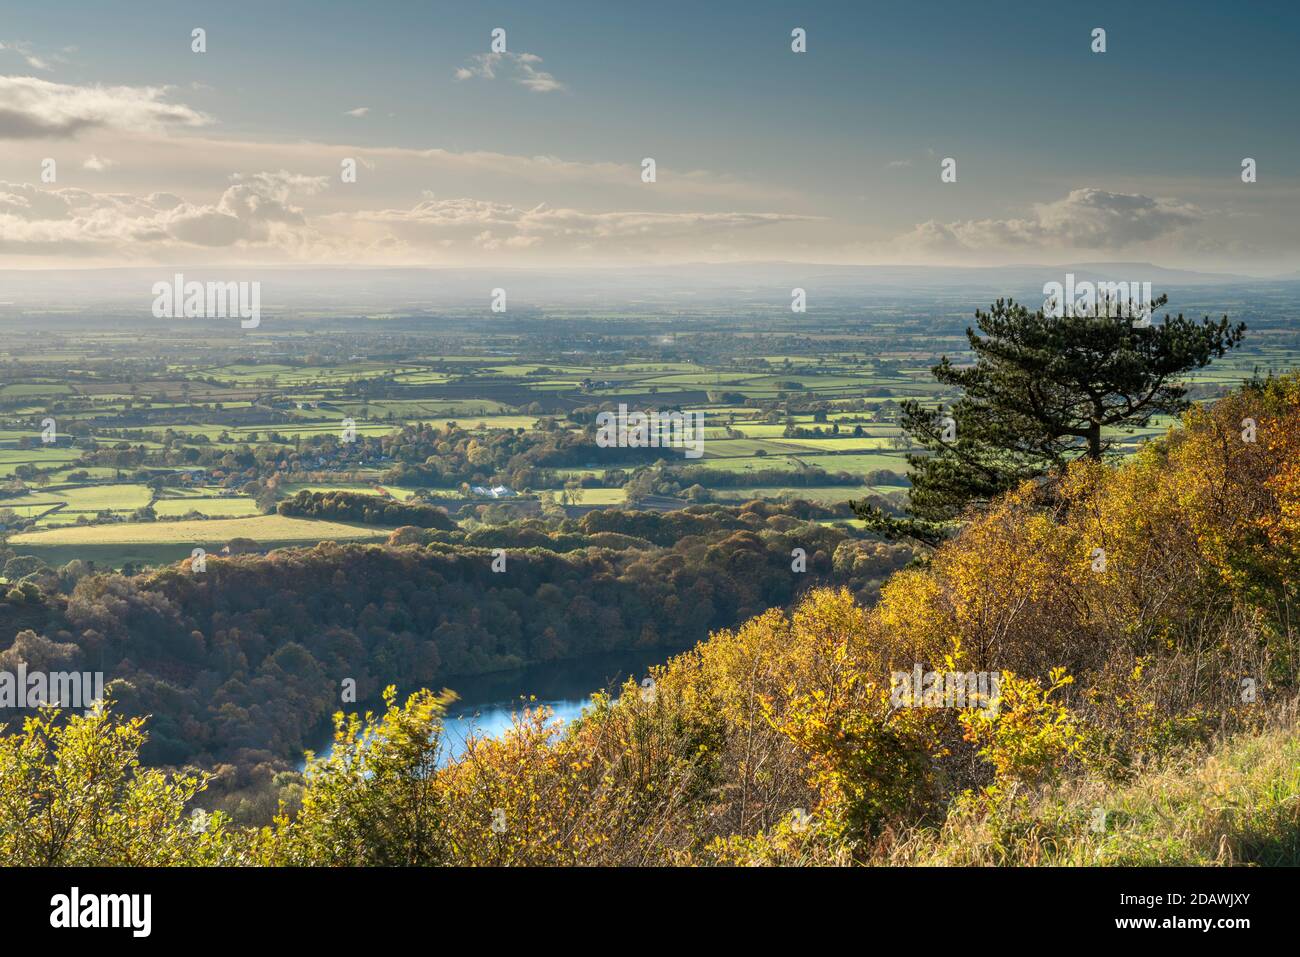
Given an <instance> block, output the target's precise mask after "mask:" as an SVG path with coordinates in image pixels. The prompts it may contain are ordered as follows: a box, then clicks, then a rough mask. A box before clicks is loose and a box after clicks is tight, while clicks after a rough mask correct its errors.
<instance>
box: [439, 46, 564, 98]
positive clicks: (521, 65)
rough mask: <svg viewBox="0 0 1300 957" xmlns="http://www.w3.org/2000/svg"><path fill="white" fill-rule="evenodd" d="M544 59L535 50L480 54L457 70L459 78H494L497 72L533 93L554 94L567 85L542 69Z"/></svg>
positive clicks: (457, 78)
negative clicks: (531, 51) (467, 64)
mask: <svg viewBox="0 0 1300 957" xmlns="http://www.w3.org/2000/svg"><path fill="white" fill-rule="evenodd" d="M541 62H542V58H541V57H539V56H538V55H537V54H535V53H510V52H505V53H478V54H475V55H474V56H473V57H471V58H470V66H462V67H458V68H457V69H456V72H455V73H453V74H452V76H453V77H454V78H455V79H456V80H461V81H463V80H472V79H480V80H494V79H496V77H497V74H498V73H500V74H501V75H502V76H506V77H508V78H509V79H512V80H514V82H516V83H518V84H519V85H520V86H523V87H527V88H528V89H530V90H532V91H533V92H534V93H554V92H557V91H560V90H564V89H565V86H564V84H563V83H561V82H560V81H559V80H557V79H556V78H555V77H554V76H552V75H551V74H550V73H547V72H546V71H545V70H542V69H540V68H539V65H540V64H541Z"/></svg>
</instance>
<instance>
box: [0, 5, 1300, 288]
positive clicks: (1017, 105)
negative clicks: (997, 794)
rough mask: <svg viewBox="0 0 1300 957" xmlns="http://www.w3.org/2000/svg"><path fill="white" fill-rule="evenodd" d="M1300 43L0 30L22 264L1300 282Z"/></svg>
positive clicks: (1070, 31) (297, 23) (1256, 18)
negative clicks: (712, 265)
mask: <svg viewBox="0 0 1300 957" xmlns="http://www.w3.org/2000/svg"><path fill="white" fill-rule="evenodd" d="M11 8H12V9H11ZM498 28H499V29H501V30H504V31H505V52H496V53H494V52H492V50H491V43H492V33H493V31H494V30H496V29H498ZM796 28H798V29H802V30H803V31H805V32H806V52H794V51H793V50H792V48H791V47H792V42H793V41H792V36H791V34H792V31H793V30H795V29H796ZM1097 28H1100V29H1103V30H1104V31H1105V51H1104V52H1094V50H1093V47H1094V45H1095V43H1096V41H1095V40H1094V36H1093V33H1094V30H1096V29H1097ZM195 29H202V30H203V31H205V36H204V39H205V42H206V51H205V52H195V51H194V49H193V46H194V39H193V31H194V30H195ZM1298 40H1300V5H1298V4H1294V3H1262V2H1261V3H1248V2H1247V3H1232V4H1228V3H1215V4H1211V3H1199V2H1188V0H1181V2H1157V0H1149V2H1143V3H1141V4H1135V3H1132V2H1124V3H1088V4H1078V3H1066V2H1044V0H1038V2H996V3H978V4H977V3H970V2H930V3H915V2H898V3H892V2H871V3H867V2H862V0H854V2H838V0H820V2H811V3H792V2H783V3H778V2H765V0H745V2H736V0H720V2H716V3H709V4H705V3H699V2H698V0H695V2H689V3H682V2H675V0H656V2H654V3H641V2H633V0H620V2H611V0H546V2H540V0H532V2H526V3H525V2H514V3H493V2H473V3H470V2H460V3H446V2H438V0H419V2H404V0H371V2H368V3H355V2H334V0H276V2H274V3H269V2H265V0H257V2H250V0H225V2H223V3H220V4H218V3H213V2H206V3H199V2H184V0H166V2H155V0H131V2H116V0H67V2H61V3H59V4H57V5H53V4H35V3H16V2H6V3H5V4H4V6H3V8H0V268H5V269H27V268H32V269H48V268H83V267H84V268H89V267H106V266H153V265H167V266H172V265H184V264H203V265H208V264H225V263H229V264H246V265H339V266H347V265H357V266H378V265H412V266H415V265H418V266H492V265H509V266H522V267H539V268H545V267H548V266H549V267H555V266H565V267H571V266H603V265H627V264H660V263H676V262H748V261H770V260H780V261H791V262H820V263H862V264H918V265H936V266H944V265H964V266H981V265H1005V264H1014V263H1056V262H1104V261H1150V262H1155V263H1157V264H1159V265H1162V266H1169V267H1175V268H1193V269H1206V270H1214V271H1231V272H1238V273H1247V274H1255V275H1274V274H1283V273H1287V274H1289V273H1295V272H1297V270H1300V257H1297V252H1298V250H1300V225H1297V224H1298V223H1300V216H1298V215H1297V213H1300V168H1298V165H1297V157H1300V124H1297V122H1296V116H1297V102H1296V101H1297V93H1298V92H1300V57H1297V56H1296V53H1295V51H1296V49H1297V46H1298V44H1297V41H1298ZM647 158H650V159H653V160H654V164H655V170H654V172H655V176H654V181H653V182H645V181H644V177H643V161H644V160H645V159H647ZM1247 158H1250V159H1253V160H1254V161H1255V175H1256V181H1255V182H1251V183H1246V182H1243V181H1242V163H1243V160H1245V159H1247ZM946 159H951V160H955V181H952V182H944V181H943V180H942V179H941V175H940V174H941V164H942V163H943V161H944V160H946ZM51 161H52V164H51ZM348 161H352V162H353V163H354V164H355V168H356V176H355V181H354V182H349V181H345V169H344V167H345V165H346V164H347V163H348Z"/></svg>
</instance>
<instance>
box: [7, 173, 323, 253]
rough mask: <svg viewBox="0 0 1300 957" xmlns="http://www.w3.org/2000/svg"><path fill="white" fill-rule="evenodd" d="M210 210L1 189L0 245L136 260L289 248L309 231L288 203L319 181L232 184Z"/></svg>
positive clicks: (291, 178)
mask: <svg viewBox="0 0 1300 957" xmlns="http://www.w3.org/2000/svg"><path fill="white" fill-rule="evenodd" d="M231 180H232V182H231V185H230V186H229V187H227V188H226V190H225V191H224V192H223V193H222V194H221V198H220V199H219V200H218V201H217V202H216V203H212V204H202V203H197V204H196V203H189V202H186V201H184V200H182V199H181V198H180V197H178V196H175V195H173V194H171V193H151V194H149V195H148V196H131V195H129V194H124V193H91V192H88V191H87V190H82V189H54V190H49V189H40V188H38V187H36V186H32V185H28V184H14V183H4V182H0V242H3V245H4V247H5V249H6V250H7V251H10V252H14V253H26V254H34V253H40V254H48V253H50V252H52V251H57V252H61V253H63V254H66V255H71V256H79V255H96V254H98V255H104V254H120V253H123V252H126V253H131V254H135V255H139V254H142V253H147V252H149V251H150V250H155V251H176V250H177V249H181V248H183V247H185V246H200V247H231V246H241V247H242V246H256V245H259V244H261V245H266V246H272V247H278V248H290V247H292V246H295V245H297V244H298V243H299V242H300V241H301V239H302V237H301V236H295V235H294V234H295V233H296V232H299V231H302V232H304V233H305V231H306V230H307V223H306V219H305V217H304V215H303V212H302V210H301V209H300V208H298V207H297V206H295V205H293V204H292V203H291V202H290V198H291V196H294V195H309V194H311V193H314V192H317V191H319V190H321V189H323V188H324V187H325V185H326V184H325V180H324V178H323V177H319V178H318V177H306V176H298V175H295V174H291V173H288V172H286V171H284V170H280V171H278V172H274V173H257V174H255V175H253V176H234V177H231Z"/></svg>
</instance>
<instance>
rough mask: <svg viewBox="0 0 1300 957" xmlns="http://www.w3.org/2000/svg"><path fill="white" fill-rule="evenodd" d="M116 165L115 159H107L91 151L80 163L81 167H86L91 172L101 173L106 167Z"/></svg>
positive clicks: (109, 167)
mask: <svg viewBox="0 0 1300 957" xmlns="http://www.w3.org/2000/svg"><path fill="white" fill-rule="evenodd" d="M116 165H117V161H116V160H111V159H107V158H105V157H102V156H96V155H95V154H94V153H91V154H90V155H89V156H88V157H86V161H85V162H84V163H82V164H81V168H82V169H88V170H90V171H91V172H93V173H102V172H103V171H104V170H106V169H111V168H112V167H114V166H116Z"/></svg>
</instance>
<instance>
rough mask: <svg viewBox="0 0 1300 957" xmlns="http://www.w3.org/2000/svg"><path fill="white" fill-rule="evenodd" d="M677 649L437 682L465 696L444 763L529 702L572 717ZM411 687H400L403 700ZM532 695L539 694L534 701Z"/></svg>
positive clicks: (447, 726)
mask: <svg viewBox="0 0 1300 957" xmlns="http://www.w3.org/2000/svg"><path fill="white" fill-rule="evenodd" d="M675 653H676V652H672V651H665V650H662V649H660V650H655V651H639V652H620V653H617V654H609V655H596V656H592V657H588V658H580V659H577V660H575V661H562V662H550V663H547V664H541V665H531V666H529V667H527V668H519V669H517V670H513V671H499V672H494V673H492V674H488V675H474V676H471V677H465V678H448V679H447V680H446V681H444V682H440V683H435V685H434V687H435V689H436V690H441V688H442V687H444V686H445V687H447V688H450V689H451V690H452V691H455V692H456V693H457V694H458V695H459V696H460V698H459V700H457V701H456V702H455V703H453V704H452V706H451V707H450V708H449V709H448V710H447V714H446V717H445V718H444V719H443V755H442V759H443V761H451V760H455V759H456V758H457V757H459V756H460V755H461V754H462V753H463V752H464V750H465V739H466V738H467V737H468V736H469V735H470V734H476V735H478V736H480V737H484V736H487V737H495V736H497V735H499V734H501V733H502V732H504V731H505V730H506V729H508V728H509V727H510V725H511V723H512V722H511V716H512V715H513V714H515V713H517V712H520V711H522V710H523V708H524V707H525V706H528V707H537V706H539V705H545V706H546V707H548V708H550V709H551V710H552V711H553V712H555V717H556V718H559V719H561V720H564V721H568V720H570V719H572V718H575V717H577V716H578V715H579V714H580V713H581V712H582V709H583V708H584V707H586V705H587V704H588V703H589V702H590V700H591V696H592V694H594V693H595V692H598V691H607V690H614V691H617V690H618V689H619V688H620V687H621V686H622V684H623V682H624V681H626V680H627V679H628V678H633V679H634V680H636V681H638V682H639V681H640V680H641V679H642V678H644V677H645V676H646V674H647V673H648V671H649V668H650V667H651V666H652V665H657V664H662V663H663V662H664V661H666V660H667V659H668V658H670V657H671V656H672V655H673V654H675ZM409 690H411V689H399V691H400V694H399V700H402V699H403V698H404V697H405V695H406V694H407V693H409ZM529 696H532V697H534V698H536V700H535V701H532V702H529V701H528V700H527V699H528V698H529ZM382 706H383V705H382V702H371V703H367V704H358V705H346V706H344V710H345V711H359V712H364V711H366V710H367V709H370V710H373V711H376V712H378V711H379V710H381V709H382ZM330 745H331V735H330V733H329V732H328V731H323V732H322V733H321V735H320V738H319V740H318V742H317V746H316V753H317V754H318V755H321V756H322V757H323V756H325V755H326V754H328V753H329V751H330Z"/></svg>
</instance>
